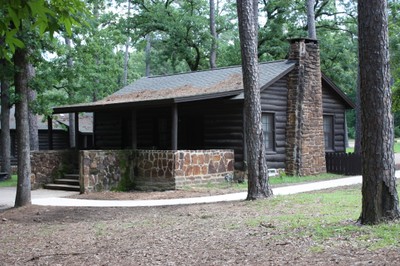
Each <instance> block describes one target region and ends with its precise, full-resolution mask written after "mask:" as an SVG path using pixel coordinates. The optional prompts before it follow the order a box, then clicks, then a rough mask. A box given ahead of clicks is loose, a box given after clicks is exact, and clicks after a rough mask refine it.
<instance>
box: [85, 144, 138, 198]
mask: <svg viewBox="0 0 400 266" xmlns="http://www.w3.org/2000/svg"><path fill="white" fill-rule="evenodd" d="M134 157H135V156H134V151H132V150H84V151H80V155H79V161H80V168H79V175H80V184H81V193H87V192H100V191H109V190H115V189H118V190H124V188H125V190H129V189H131V188H133V167H134V164H133V158H134Z"/></svg>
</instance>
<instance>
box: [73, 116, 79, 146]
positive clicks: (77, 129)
mask: <svg viewBox="0 0 400 266" xmlns="http://www.w3.org/2000/svg"><path fill="white" fill-rule="evenodd" d="M74 120H75V149H77V150H79V113H78V112H76V113H75V119H74Z"/></svg>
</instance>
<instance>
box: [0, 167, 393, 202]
mask: <svg viewBox="0 0 400 266" xmlns="http://www.w3.org/2000/svg"><path fill="white" fill-rule="evenodd" d="M396 177H397V178H399V177H400V171H396ZM361 182H362V178H361V176H353V177H347V178H341V179H335V180H328V181H320V182H313V183H307V184H300V185H293V186H286V187H279V188H275V189H273V192H274V195H289V194H296V193H302V192H309V191H315V190H321V189H327V188H333V187H341V186H349V185H355V184H361ZM76 194H78V192H68V191H56V190H47V189H38V190H33V191H32V194H31V195H32V204H35V205H41V206H75V207H143V206H147V207H152V206H169V205H184V204H199V203H214V202H223V201H240V200H244V199H246V196H247V192H240V193H232V194H225V195H217V196H207V197H195V198H180V199H164V200H85V199H72V198H65V197H68V196H71V195H76ZM14 201H15V188H0V209H1V208H10V207H13V206H14Z"/></svg>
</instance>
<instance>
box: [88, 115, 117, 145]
mask: <svg viewBox="0 0 400 266" xmlns="http://www.w3.org/2000/svg"><path fill="white" fill-rule="evenodd" d="M94 121H95V122H94V129H93V130H94V132H95V135H94V138H95V147H96V149H121V147H122V137H121V132H122V125H121V123H122V120H121V113H120V112H101V113H100V112H99V113H95V117H94Z"/></svg>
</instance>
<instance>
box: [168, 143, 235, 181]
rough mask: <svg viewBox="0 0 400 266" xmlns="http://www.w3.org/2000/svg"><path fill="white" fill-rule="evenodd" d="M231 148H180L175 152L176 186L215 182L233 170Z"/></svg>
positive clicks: (223, 178) (231, 173)
mask: <svg viewBox="0 0 400 266" xmlns="http://www.w3.org/2000/svg"><path fill="white" fill-rule="evenodd" d="M234 163H235V161H234V152H233V150H192V151H190V150H188V151H185V150H182V151H177V152H176V153H175V182H176V186H177V187H182V186H185V185H191V184H201V183H209V182H211V183H216V182H221V181H224V180H225V176H226V175H232V177H233V171H234Z"/></svg>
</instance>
